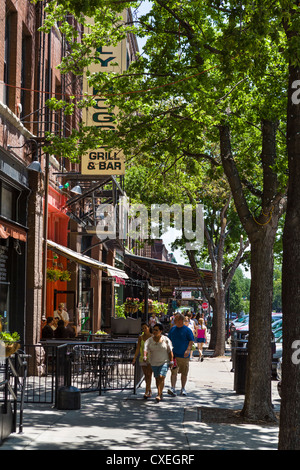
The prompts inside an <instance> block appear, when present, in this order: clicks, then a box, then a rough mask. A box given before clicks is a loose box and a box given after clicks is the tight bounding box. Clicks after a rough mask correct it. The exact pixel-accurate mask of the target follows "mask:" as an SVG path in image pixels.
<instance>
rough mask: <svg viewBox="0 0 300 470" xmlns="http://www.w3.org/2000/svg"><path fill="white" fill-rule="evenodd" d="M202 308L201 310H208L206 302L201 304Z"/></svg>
mask: <svg viewBox="0 0 300 470" xmlns="http://www.w3.org/2000/svg"><path fill="white" fill-rule="evenodd" d="M202 308H203V310H207V309H208V303H207V302H203V304H202Z"/></svg>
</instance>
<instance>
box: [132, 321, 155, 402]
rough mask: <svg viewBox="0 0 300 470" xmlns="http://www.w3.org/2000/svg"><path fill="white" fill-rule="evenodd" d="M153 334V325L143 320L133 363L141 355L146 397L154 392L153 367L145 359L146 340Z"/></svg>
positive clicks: (140, 360) (140, 361)
mask: <svg viewBox="0 0 300 470" xmlns="http://www.w3.org/2000/svg"><path fill="white" fill-rule="evenodd" d="M151 336H152V328H151V326H150V325H148V323H146V322H143V323H142V334H141V335H140V336H139V339H138V342H137V346H136V351H135V354H134V358H133V361H132V363H133V364H135V363H136V360H137V357H138V356H139V363H140V366H141V368H142V371H143V373H144V377H145V382H146V390H145V394H144V398H145V399H147V398H150V397H151V396H152V392H151V379H152V368H151V365H150V364H149V362H146V361H144V347H145V342H146V341H147V339H149V338H151Z"/></svg>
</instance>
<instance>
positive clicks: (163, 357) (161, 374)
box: [144, 323, 173, 402]
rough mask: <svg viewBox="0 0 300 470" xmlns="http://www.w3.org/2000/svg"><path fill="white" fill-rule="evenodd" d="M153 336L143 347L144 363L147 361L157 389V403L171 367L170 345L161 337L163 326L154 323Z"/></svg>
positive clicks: (171, 353) (165, 338) (169, 342)
mask: <svg viewBox="0 0 300 470" xmlns="http://www.w3.org/2000/svg"><path fill="white" fill-rule="evenodd" d="M152 331H153V336H152V337H151V338H149V339H147V341H146V343H145V347H144V361H149V362H150V364H151V368H152V371H153V374H154V378H155V381H156V387H157V397H156V398H155V399H156V401H157V402H160V401H161V400H162V397H163V389H164V386H165V378H166V375H167V372H168V368H169V366H170V367H172V366H173V352H172V343H171V341H170V340H169V338H168V337H167V336H165V335H163V334H162V333H163V326H162V324H161V323H156V325H155V326H154V328H153V330H152Z"/></svg>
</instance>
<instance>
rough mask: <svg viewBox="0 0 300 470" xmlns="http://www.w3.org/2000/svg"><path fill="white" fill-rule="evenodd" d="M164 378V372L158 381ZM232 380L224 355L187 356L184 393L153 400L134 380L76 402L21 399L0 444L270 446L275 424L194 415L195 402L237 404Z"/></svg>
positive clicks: (133, 447)
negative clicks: (16, 428)
mask: <svg viewBox="0 0 300 470" xmlns="http://www.w3.org/2000/svg"><path fill="white" fill-rule="evenodd" d="M169 379H170V375H169V373H168V376H167V379H166V385H169V383H170V382H169ZM233 380H234V374H233V373H232V372H231V361H230V358H229V357H222V358H205V360H204V361H203V362H198V361H197V359H193V360H192V361H191V362H190V374H189V380H188V384H187V387H186V389H187V392H188V396H187V397H182V396H177V397H171V396H169V395H167V393H165V395H164V400H163V401H162V402H161V403H156V402H155V400H154V399H150V400H144V399H143V393H144V387H143V386H142V387H141V388H140V389H139V390H138V393H137V395H133V394H132V393H131V392H107V393H105V394H104V395H103V396H99V395H98V394H96V393H92V394H90V393H85V394H82V395H81V408H80V410H67V411H66V410H57V409H55V408H52V407H50V406H49V405H25V411H24V431H23V433H22V434H18V433H14V434H11V435H10V436H9V437H8V438H7V439H6V440H5V441H4V442H3V444H2V445H1V446H0V450H60V449H61V450H106V451H121V450H126V451H133V450H135V451H141V450H143V451H145V450H151V451H154V450H156V451H157V450H162V451H172V452H173V451H178V450H180V451H187V452H188V451H189V452H193V451H194V452H195V451H197V450H276V449H277V443H278V427H277V426H276V425H275V426H258V425H248V424H244V425H231V424H206V423H203V422H201V419H200V416H199V413H198V409H197V408H199V407H203V406H208V407H218V408H231V409H241V408H242V405H243V402H244V396H243V395H237V394H236V393H235V392H234V390H233ZM153 390H155V385H154V383H153ZM154 396H155V394H154ZM272 396H273V404H274V406H275V410H279V407H280V399H279V396H278V393H277V382H276V381H272Z"/></svg>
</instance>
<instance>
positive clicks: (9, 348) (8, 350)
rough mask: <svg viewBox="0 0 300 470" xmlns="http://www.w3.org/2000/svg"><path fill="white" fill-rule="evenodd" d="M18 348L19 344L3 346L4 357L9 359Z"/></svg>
mask: <svg viewBox="0 0 300 470" xmlns="http://www.w3.org/2000/svg"><path fill="white" fill-rule="evenodd" d="M19 348H20V344H19V343H8V344H5V356H6V357H9V356H11V355H12V354H14V353H15V352H16V351H18V349H19Z"/></svg>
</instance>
